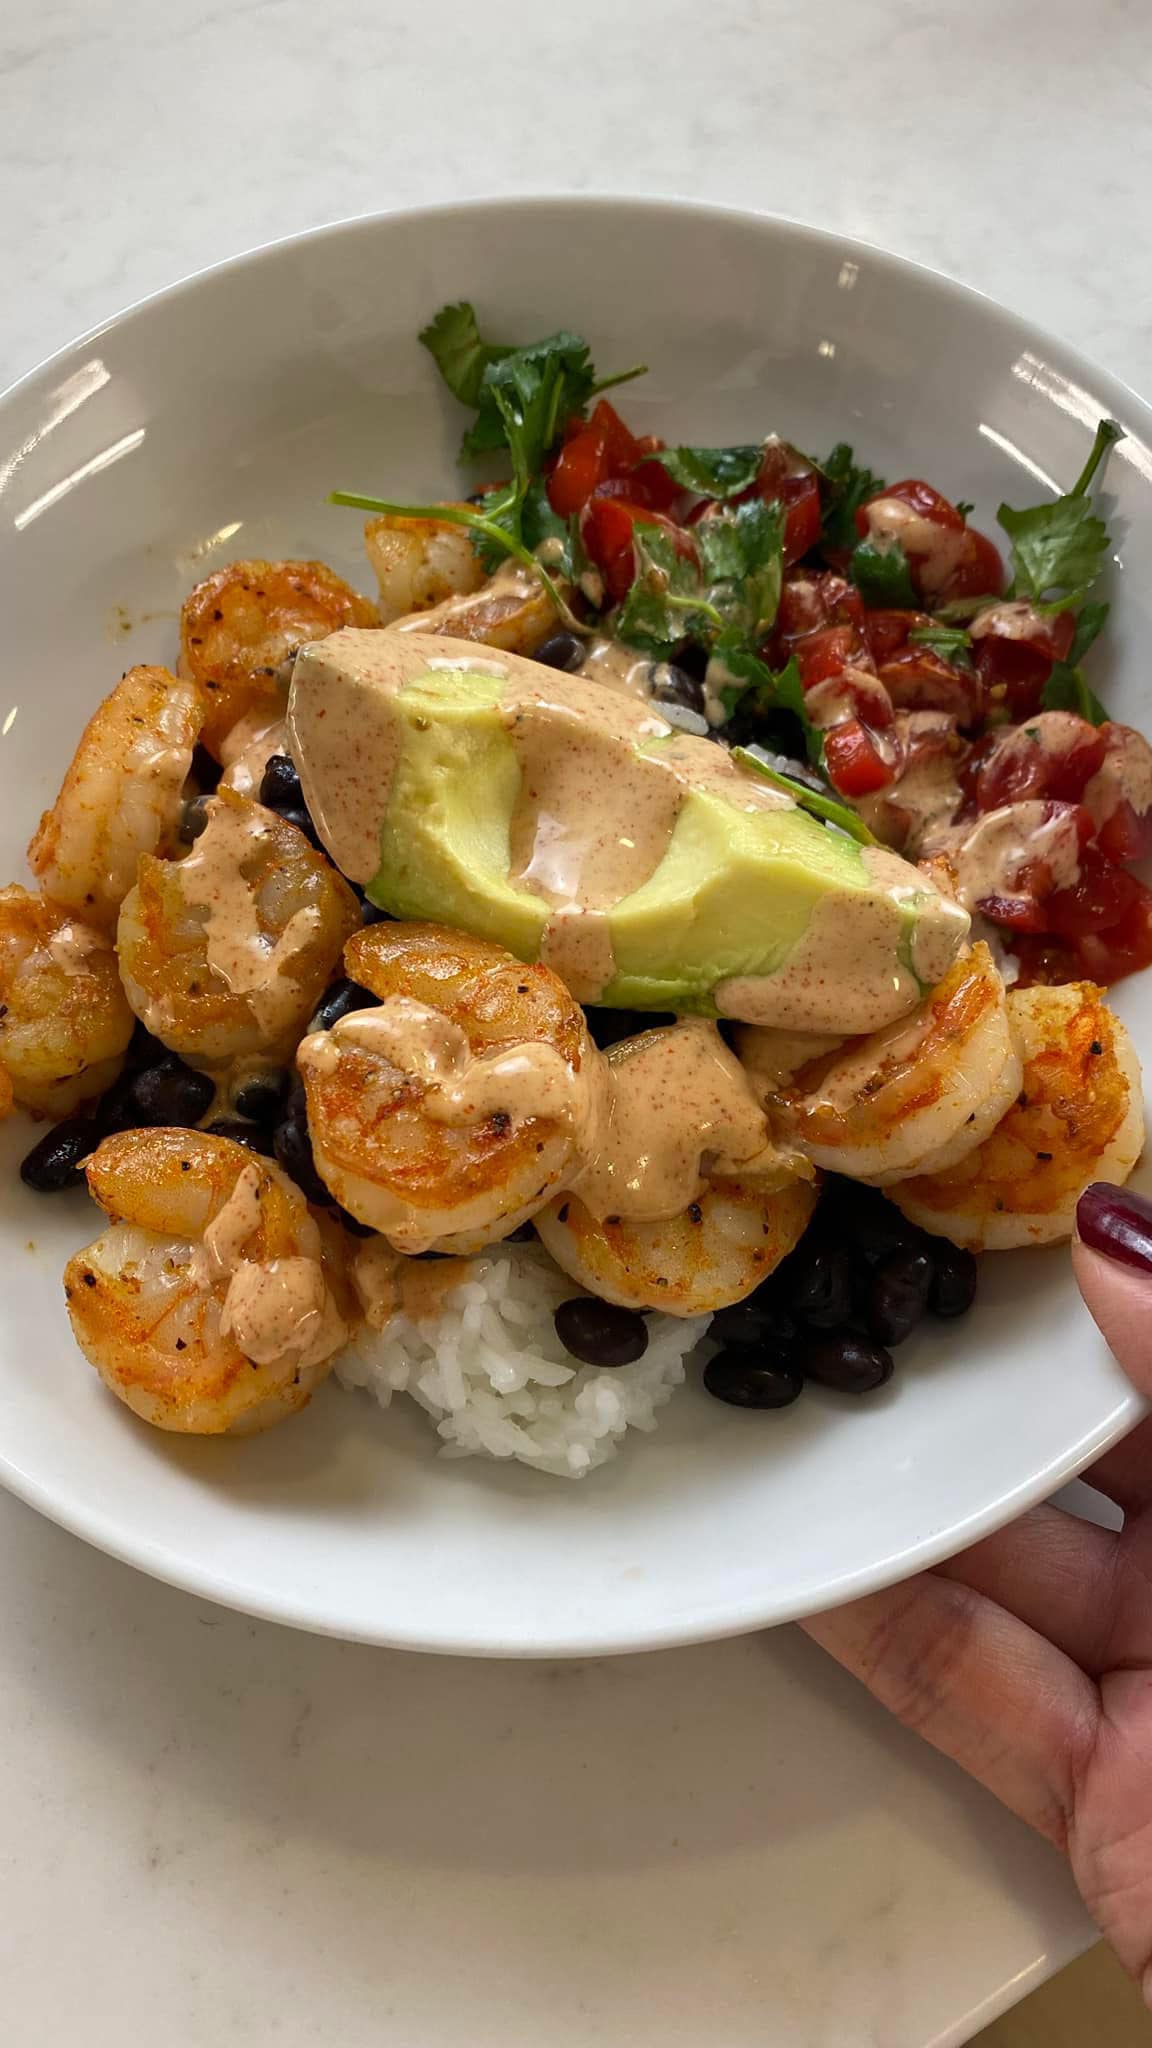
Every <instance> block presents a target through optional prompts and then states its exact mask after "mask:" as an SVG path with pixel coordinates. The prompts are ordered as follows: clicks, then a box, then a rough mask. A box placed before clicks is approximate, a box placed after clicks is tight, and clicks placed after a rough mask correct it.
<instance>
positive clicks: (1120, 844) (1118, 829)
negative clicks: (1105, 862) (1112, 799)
mask: <svg viewBox="0 0 1152 2048" xmlns="http://www.w3.org/2000/svg"><path fill="white" fill-rule="evenodd" d="M1096 843H1097V845H1098V846H1099V848H1100V851H1101V853H1104V854H1107V856H1108V859H1109V860H1113V861H1137V860H1147V858H1148V855H1149V854H1150V853H1152V811H1138V810H1136V809H1135V808H1134V806H1133V805H1132V804H1130V803H1129V802H1128V799H1127V797H1121V798H1120V800H1119V802H1118V803H1117V805H1116V808H1115V810H1114V811H1113V813H1112V815H1111V817H1110V818H1105V820H1104V823H1103V824H1102V825H1101V826H1100V828H1099V830H1098V831H1097V834H1096Z"/></svg>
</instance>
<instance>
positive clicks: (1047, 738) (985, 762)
mask: <svg viewBox="0 0 1152 2048" xmlns="http://www.w3.org/2000/svg"><path fill="white" fill-rule="evenodd" d="M1105 746H1106V741H1105V737H1104V733H1103V730H1102V729H1101V728H1099V727H1097V726H1094V725H1089V723H1088V721H1087V719H1086V718H1078V717H1077V716H1076V713H1075V712H1073V711H1045V712H1041V713H1040V714H1039V715H1038V716H1037V717H1036V718H1035V719H1033V720H1031V721H1030V722H1029V723H1028V724H1026V725H1019V726H1013V727H1009V728H1007V729H1006V730H1005V731H1004V732H1002V733H997V734H995V735H994V736H993V737H992V738H991V739H990V741H989V743H988V747H987V751H986V753H985V754H984V755H983V758H982V759H981V761H980V763H979V766H978V769H977V772H976V777H975V785H974V791H973V793H974V795H975V799H976V807H977V809H978V810H980V811H996V810H999V809H1000V807H1001V805H1003V804H1010V803H1016V802H1019V801H1020V800H1021V799H1022V798H1024V797H1032V796H1053V797H1058V798H1060V799H1061V801H1063V802H1065V803H1077V802H1078V801H1079V799H1080V798H1081V797H1082V796H1083V794H1084V791H1085V789H1086V787H1087V785H1088V783H1089V782H1090V781H1091V779H1092V777H1093V776H1094V775H1095V773H1096V771H1097V769H1098V768H1099V767H1100V765H1101V763H1102V761H1103V759H1104V752H1105Z"/></svg>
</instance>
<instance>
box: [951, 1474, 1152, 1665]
mask: <svg viewBox="0 0 1152 2048" xmlns="http://www.w3.org/2000/svg"><path fill="white" fill-rule="evenodd" d="M938 1570H939V1572H940V1573H941V1575H942V1577H944V1578H947V1579H954V1580H956V1581H957V1582H959V1583H960V1584H962V1585H965V1586H971V1587H972V1589H973V1591H974V1592H976V1593H982V1594H983V1595H984V1596H985V1598H986V1599H989V1600H995V1601H997V1602H998V1603H999V1605H1000V1606H1001V1607H1005V1608H1007V1609H1008V1611H1009V1613H1010V1614H1014V1615H1015V1616H1016V1617H1017V1619H1018V1620H1019V1621H1023V1622H1026V1623H1027V1625H1028V1627H1029V1628H1031V1629H1035V1630H1036V1632H1037V1634H1038V1635H1041V1636H1047V1638H1048V1640H1049V1641H1050V1642H1052V1643H1054V1644H1055V1645H1056V1647H1057V1648H1058V1649H1060V1650H1063V1652H1064V1654H1065V1656H1066V1657H1071V1658H1072V1659H1073V1660H1074V1662H1075V1663H1077V1664H1079V1665H1080V1667H1081V1669H1082V1670H1084V1671H1087V1672H1090V1673H1091V1675H1092V1676H1093V1677H1094V1678H1095V1677H1098V1676H1099V1675H1100V1674H1101V1672H1104V1671H1106V1670H1108V1669H1109V1668H1110V1665H1111V1663H1112V1661H1113V1657H1114V1651H1115V1644H1116V1627H1117V1613H1118V1603H1119V1600H1120V1595H1121V1589H1122V1588H1123V1587H1124V1586H1126V1584H1127V1579H1128V1573H1127V1571H1126V1569H1125V1566H1124V1562H1123V1559H1122V1557H1121V1555H1120V1538H1119V1537H1118V1536H1116V1535H1115V1534H1114V1533H1113V1532H1112V1530H1110V1529H1100V1528H1098V1527H1097V1526H1096V1524H1095V1523H1094V1522H1083V1521H1081V1520H1080V1519H1079V1517H1078V1516H1076V1515H1068V1514H1065V1513H1064V1511H1063V1509H1062V1508H1055V1507H1052V1506H1050V1505H1045V1506H1044V1507H1038V1508H1033V1509H1032V1510H1031V1511H1030V1512H1029V1513H1028V1514H1026V1515H1022V1516H1021V1517H1020V1520H1019V1521H1018V1522H1013V1523H1011V1524H1010V1526H1009V1527H1008V1528H1006V1529H998V1530H997V1532H996V1534H995V1535H994V1536H987V1537H985V1539H984V1541H983V1542H982V1543H974V1544H973V1545H972V1547H971V1549H970V1550H962V1551H961V1552H960V1554H959V1556H957V1557H952V1558H949V1559H948V1561H947V1563H946V1564H942V1565H940V1566H939V1567H938ZM1142 1607H1143V1603H1141V1607H1140V1608H1138V1610H1137V1612H1138V1613H1139V1612H1142ZM1142 1633H1143V1635H1144V1637H1145V1642H1146V1649H1147V1652H1148V1654H1149V1656H1150V1657H1152V1603H1149V1604H1148V1613H1147V1622H1146V1626H1145V1627H1144V1628H1143V1630H1142Z"/></svg>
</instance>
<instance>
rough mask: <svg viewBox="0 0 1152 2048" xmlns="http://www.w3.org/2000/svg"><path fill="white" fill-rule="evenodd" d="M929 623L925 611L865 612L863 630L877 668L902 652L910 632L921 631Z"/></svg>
mask: <svg viewBox="0 0 1152 2048" xmlns="http://www.w3.org/2000/svg"><path fill="white" fill-rule="evenodd" d="M931 624H932V621H931V619H930V618H929V616H928V613H927V612H898V611H870V612H865V614H864V632H865V635H866V637H867V640H868V645H869V647H870V648H871V649H872V658H873V660H874V661H875V663H876V666H877V668H879V667H880V665H881V663H882V662H885V661H890V660H891V659H892V656H893V655H894V654H902V653H903V651H904V649H905V648H906V647H907V645H908V636H909V634H910V633H919V632H923V630H924V628H925V626H930V625H931Z"/></svg>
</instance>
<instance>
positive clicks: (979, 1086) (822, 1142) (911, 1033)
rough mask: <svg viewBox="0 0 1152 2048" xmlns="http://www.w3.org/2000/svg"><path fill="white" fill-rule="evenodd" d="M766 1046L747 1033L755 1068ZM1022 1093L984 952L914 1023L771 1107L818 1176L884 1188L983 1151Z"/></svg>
mask: <svg viewBox="0 0 1152 2048" xmlns="http://www.w3.org/2000/svg"><path fill="white" fill-rule="evenodd" d="M757 1036H759V1034H757V1033H755V1032H748V1033H746V1034H745V1039H746V1040H748V1041H751V1045H750V1047H749V1050H750V1056H751V1058H752V1060H753V1061H755V1060H756V1058H757V1057H758V1055H757V1052H756V1048H755V1039H756V1038H757ZM741 1049H742V1051H743V1050H744V1047H743V1045H742V1048H741ZM1019 1088H1020V1055H1019V1052H1018V1050H1017V1045H1016V1040H1015V1037H1014V1034H1013V1031H1012V1028H1011V1025H1010V1023H1009V1012H1008V1005H1007V1000H1006V997H1005V991H1004V984H1003V982H1002V981H1001V979H1000V976H999V974H998V973H997V970H996V968H995V966H994V964H993V961H992V956H991V954H990V953H989V951H988V948H987V946H985V945H984V944H983V943H981V944H979V945H976V946H973V948H972V950H971V952H970V953H969V954H968V955H967V956H966V958H964V959H963V960H958V961H957V962H956V965H955V966H954V967H953V968H951V969H950V970H949V972H948V974H947V975H946V976H945V978H944V980H943V981H942V982H941V983H940V984H939V986H938V987H937V988H934V989H933V991H932V994H931V995H930V996H929V997H928V999H927V1001H926V1002H924V1003H921V1005H920V1007H919V1009H917V1010H915V1011H914V1012H913V1014H912V1016H911V1017H903V1018H901V1019H900V1020H899V1021H898V1022H897V1023H895V1024H890V1025H888V1026H887V1027H886V1028H885V1029H884V1030H883V1031H875V1032H873V1033H871V1035H870V1036H869V1037H867V1038H858V1039H854V1040H852V1041H851V1042H850V1043H849V1044H848V1045H847V1046H845V1047H843V1048H841V1050H840V1051H838V1052H834V1053H831V1054H829V1055H828V1056H827V1057H826V1058H823V1059H818V1060H814V1061H813V1062H812V1063H811V1064H810V1065H808V1066H804V1067H801V1068H800V1070H799V1072H798V1073H796V1074H795V1075H794V1076H793V1078H792V1080H791V1081H790V1083H789V1084H788V1086H787V1087H785V1088H782V1089H781V1090H780V1091H779V1092H778V1093H775V1094H771V1095H769V1096H768V1098H767V1103H766V1106H767V1108H768V1113H769V1120H770V1122H771V1124H772V1128H773V1130H774V1132H775V1133H776V1134H777V1135H778V1136H780V1137H783V1138H786V1139H788V1140H790V1141H791V1143H793V1144H794V1145H796V1146H797V1147H798V1149H799V1150H800V1151H801V1152H804V1153H806V1155H807V1156H808V1158H809V1159H811V1160H813V1161H814V1163H815V1164H816V1165H817V1166H822V1167H826V1168H827V1169H828V1170H829V1171H830V1172H834V1173H843V1174H847V1175H848V1176H849V1177H850V1178H851V1179H853V1180H868V1181H873V1182H875V1183H876V1185H877V1186H880V1187H884V1186H886V1185H888V1183H889V1182H892V1181H899V1180H902V1179H905V1178H906V1177H907V1176H908V1175H909V1174H913V1173H922V1172H924V1171H925V1170H929V1171H932V1172H938V1171H942V1170H943V1169H944V1168H945V1167H948V1166H952V1165H954V1164H955V1162H956V1161H957V1160H959V1159H962V1158H963V1157H964V1156H965V1154H966V1153H968V1152H972V1151H975V1149H976V1147H977V1146H978V1145H979V1144H981V1143H982V1141H983V1140H984V1139H985V1138H986V1137H987V1136H988V1134H989V1132H990V1131H992V1130H993V1129H994V1128H995V1126H996V1125H997V1124H998V1123H999V1121H1000V1118H1001V1117H1002V1116H1003V1115H1004V1112H1005V1110H1006V1109H1007V1108H1008V1107H1009V1106H1010V1104H1011V1103H1012V1102H1013V1101H1014V1100H1015V1098H1016V1095H1017V1093H1018V1091H1019Z"/></svg>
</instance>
